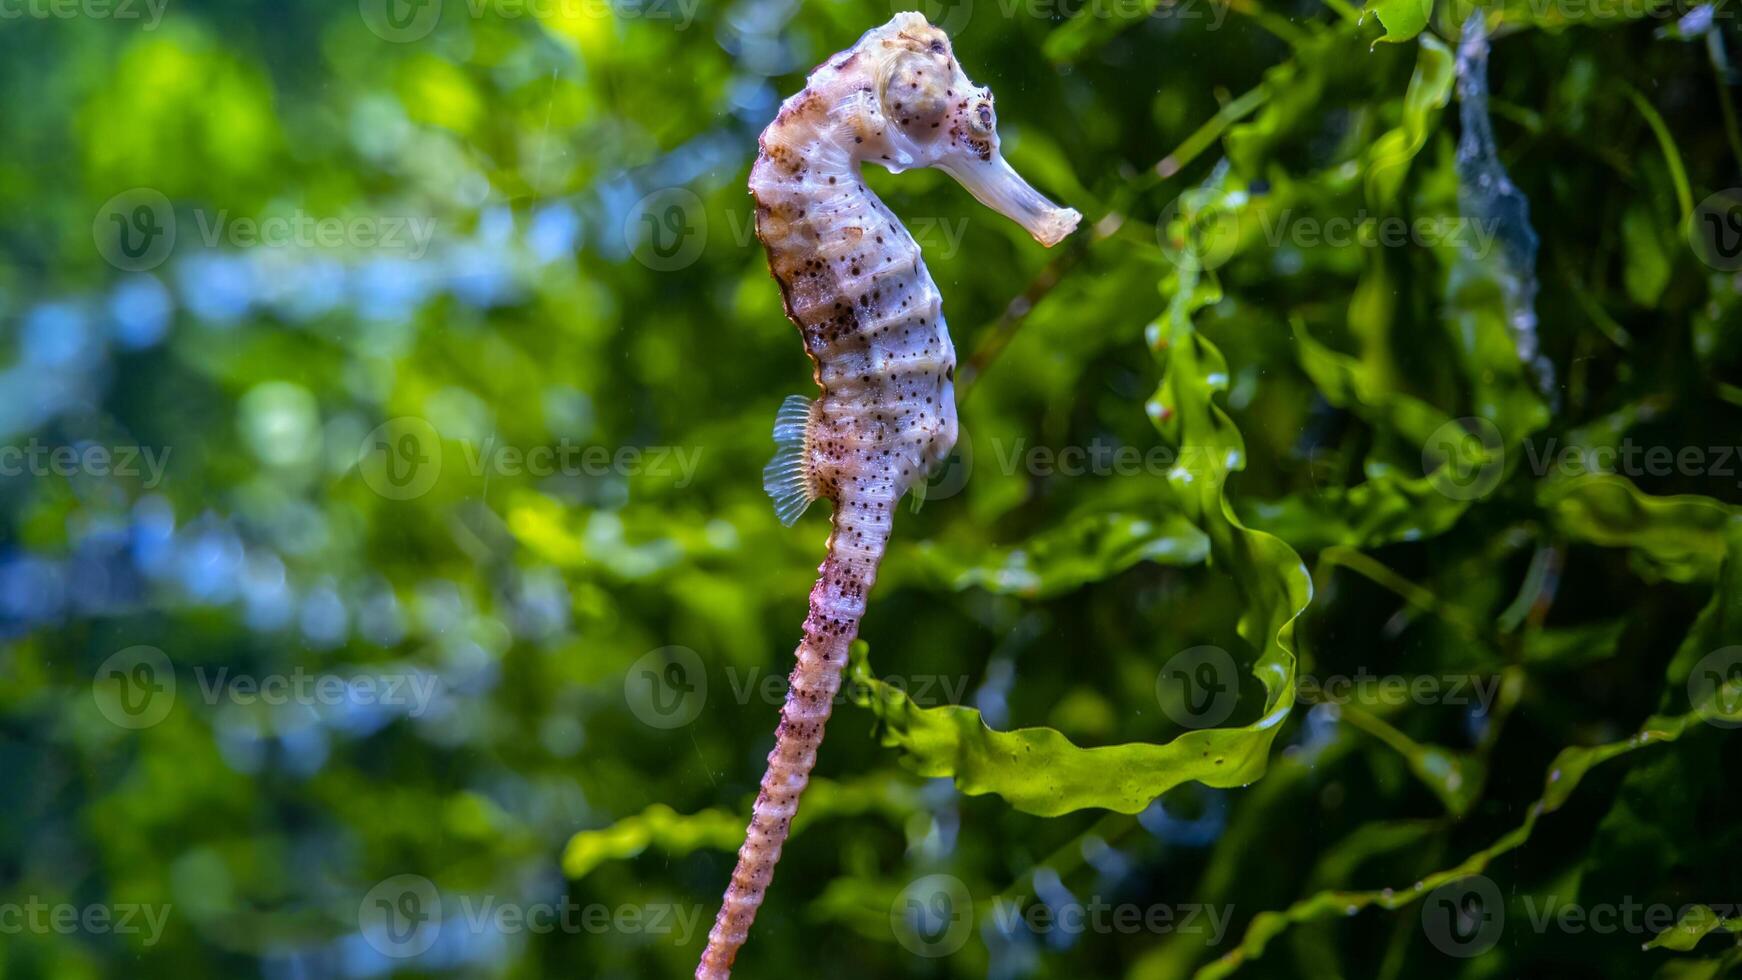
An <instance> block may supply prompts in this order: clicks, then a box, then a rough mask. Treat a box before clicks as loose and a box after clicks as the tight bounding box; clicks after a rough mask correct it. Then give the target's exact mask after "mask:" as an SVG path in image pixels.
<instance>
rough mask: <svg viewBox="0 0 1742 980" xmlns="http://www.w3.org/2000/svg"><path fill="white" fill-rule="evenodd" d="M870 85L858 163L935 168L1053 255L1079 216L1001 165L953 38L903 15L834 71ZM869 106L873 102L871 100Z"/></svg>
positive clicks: (986, 113) (981, 89)
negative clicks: (1055, 203)
mask: <svg viewBox="0 0 1742 980" xmlns="http://www.w3.org/2000/svg"><path fill="white" fill-rule="evenodd" d="M833 67H835V69H836V70H837V71H839V72H841V73H843V74H850V75H856V76H858V77H859V78H861V79H864V80H866V81H867V82H868V83H869V84H868V85H864V86H862V87H861V88H860V90H859V91H861V92H863V91H864V90H865V88H869V89H870V93H871V94H872V95H873V96H874V105H868V106H863V107H862V112H861V114H859V115H858V116H857V118H856V122H855V125H856V127H857V130H858V131H857V132H856V133H855V138H856V139H857V140H859V142H858V143H857V144H856V147H855V148H856V150H857V152H856V154H855V155H856V156H858V157H859V159H861V160H868V161H870V162H873V163H878V164H881V165H883V166H886V167H888V168H889V169H891V170H897V171H899V170H905V169H908V168H910V167H936V168H938V169H939V170H942V171H944V172H945V173H948V174H949V175H950V176H952V177H954V178H955V179H956V181H957V182H959V183H960V184H961V185H962V186H963V187H964V188H966V189H967V190H968V192H969V193H971V194H973V195H974V196H975V197H976V198H978V199H979V200H980V202H981V203H982V204H985V205H986V206H987V207H990V208H992V209H993V210H995V211H997V212H998V213H1000V214H1002V215H1004V216H1005V217H1007V218H1010V219H1011V220H1012V221H1015V222H1016V223H1018V224H1020V225H1021V226H1022V227H1023V228H1024V229H1026V230H1027V231H1028V233H1029V234H1030V235H1033V236H1034V238H1035V240H1036V241H1038V242H1040V243H1041V244H1042V245H1046V246H1048V247H1049V248H1050V247H1051V246H1053V245H1056V244H1058V242H1059V241H1060V240H1062V239H1063V238H1064V237H1065V236H1066V235H1069V234H1070V233H1071V232H1072V230H1074V229H1075V228H1076V227H1077V222H1078V221H1079V220H1081V218H1082V215H1080V214H1078V213H1077V212H1076V211H1074V210H1072V209H1070V208H1060V207H1056V206H1054V205H1053V203H1052V202H1051V201H1049V200H1047V199H1046V198H1045V197H1044V196H1042V195H1041V193H1040V192H1039V191H1037V190H1035V189H1034V188H1033V187H1030V186H1029V184H1028V182H1027V181H1025V180H1023V179H1022V177H1021V176H1020V175H1019V174H1017V173H1016V171H1015V170H1014V169H1012V168H1011V166H1010V165H1009V164H1008V163H1006V162H1005V161H1004V156H1003V154H1002V153H1000V152H999V143H998V114H997V110H996V108H995V107H994V104H993V98H992V91H991V90H990V89H988V88H986V87H985V86H983V85H975V84H974V83H973V82H972V81H970V80H969V79H968V76H967V75H966V74H965V73H964V72H963V71H962V66H961V63H960V62H959V61H957V60H956V54H955V51H954V50H953V49H952V47H951V45H950V38H949V35H947V34H945V33H944V32H943V31H942V30H939V29H938V28H937V27H934V26H932V24H931V23H929V22H928V21H927V20H926V19H925V16H924V15H923V14H919V13H915V12H903V13H898V14H896V15H895V17H894V18H893V19H892V20H890V21H889V23H887V24H884V25H883V26H881V27H876V28H873V29H871V30H870V31H867V32H866V33H865V36H864V37H862V38H860V39H859V43H858V44H856V45H854V46H853V47H852V49H850V50H849V51H848V52H847V53H846V54H845V55H844V56H843V57H842V59H841V60H840V61H838V62H836V64H835V65H834V66H833ZM868 101H871V100H868Z"/></svg>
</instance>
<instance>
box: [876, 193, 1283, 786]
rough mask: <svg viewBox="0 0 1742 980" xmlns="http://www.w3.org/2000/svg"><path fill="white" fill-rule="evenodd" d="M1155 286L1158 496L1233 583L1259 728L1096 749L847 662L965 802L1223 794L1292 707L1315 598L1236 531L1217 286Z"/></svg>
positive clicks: (896, 731)
mask: <svg viewBox="0 0 1742 980" xmlns="http://www.w3.org/2000/svg"><path fill="white" fill-rule="evenodd" d="M1226 172H1227V171H1226V168H1221V169H1219V170H1218V172H1217V174H1216V175H1215V176H1214V177H1212V179H1211V181H1210V182H1209V183H1208V184H1207V185H1206V186H1205V188H1204V189H1203V192H1202V193H1201V194H1198V195H1195V196H1193V201H1194V203H1195V204H1196V206H1197V207H1200V208H1225V207H1228V206H1229V204H1228V199H1229V198H1230V196H1231V195H1232V194H1233V192H1232V191H1231V190H1230V183H1231V182H1229V181H1228V180H1227V179H1226ZM1188 217H1189V216H1188ZM1163 291H1164V292H1165V293H1166V294H1168V296H1169V302H1168V306H1167V309H1166V310H1165V311H1164V312H1163V314H1162V315H1161V317H1159V318H1158V319H1157V320H1156V321H1155V322H1153V323H1151V324H1150V325H1149V328H1148V332H1147V334H1148V337H1149V341H1150V346H1151V348H1152V349H1153V350H1154V351H1155V353H1156V358H1157V360H1158V361H1159V362H1160V364H1161V367H1162V377H1161V384H1160V386H1159V387H1158V388H1157V389H1156V392H1155V394H1154V395H1153V396H1152V397H1151V399H1150V401H1149V403H1148V406H1147V407H1148V412H1149V417H1150V419H1151V420H1152V421H1153V422H1154V423H1155V425H1156V428H1157V429H1158V430H1159V431H1160V432H1161V435H1162V439H1163V441H1164V442H1165V443H1167V444H1168V445H1169V446H1170V447H1172V448H1174V449H1175V450H1178V452H1177V455H1176V457H1175V458H1176V459H1177V460H1178V461H1179V462H1178V463H1177V464H1176V465H1175V466H1173V467H1172V468H1171V469H1170V470H1169V471H1168V473H1167V482H1166V485H1165V489H1164V496H1165V497H1166V503H1168V504H1169V505H1170V506H1171V507H1173V508H1175V509H1177V511H1178V513H1180V514H1181V515H1183V517H1184V518H1185V519H1186V520H1188V521H1189V522H1190V523H1191V525H1192V526H1194V527H1196V528H1197V529H1198V531H1199V532H1201V533H1202V534H1203V536H1204V537H1205V538H1206V539H1207V540H1208V543H1209V552H1210V561H1211V565H1212V567H1214V568H1219V569H1222V570H1223V571H1224V572H1226V573H1227V574H1228V575H1230V576H1231V577H1232V578H1233V579H1234V582H1235V584H1236V586H1237V587H1238V588H1239V590H1240V593H1241V595H1242V596H1243V598H1244V600H1245V606H1244V612H1243V613H1242V614H1241V616H1240V619H1239V622H1238V623H1237V624H1236V629H1237V630H1238V632H1239V634H1240V636H1241V637H1242V638H1244V639H1245V640H1246V641H1247V642H1248V643H1250V644H1252V645H1253V647H1254V648H1255V649H1257V650H1258V651H1259V653H1258V656H1257V658H1256V660H1255V661H1254V663H1253V666H1252V670H1253V673H1254V675H1255V676H1256V677H1257V678H1258V680H1259V682H1260V683H1261V684H1262V685H1263V687H1264V690H1265V700H1264V704H1263V706H1262V708H1261V709H1260V710H1259V713H1258V717H1257V720H1255V721H1253V722H1251V723H1249V724H1246V725H1242V726H1238V727H1230V728H1204V729H1196V730H1192V731H1188V732H1186V733H1185V734H1183V735H1180V736H1179V737H1178V738H1175V739H1174V740H1173V741H1171V742H1167V743H1164V744H1154V743H1147V742H1139V743H1131V744H1125V745H1109V746H1096V747H1084V746H1079V745H1077V744H1075V743H1073V742H1072V741H1071V740H1070V739H1069V738H1067V737H1066V736H1065V735H1064V734H1063V733H1061V732H1059V731H1057V730H1056V729H1052V728H1044V727H1036V728H1019V729H1015V730H1012V731H997V730H994V729H992V728H991V727H989V726H988V725H987V724H986V723H985V721H984V719H983V718H982V717H981V715H980V713H979V712H978V711H976V710H974V709H972V708H967V707H962V706H959V705H945V706H940V707H934V708H921V707H918V706H916V705H915V704H914V703H913V702H912V701H911V700H909V699H908V697H907V695H906V694H905V692H903V691H901V690H899V689H897V688H894V687H891V686H890V685H887V684H884V683H883V682H881V681H879V680H877V679H876V677H875V676H874V675H873V673H872V671H871V668H870V665H869V662H868V660H867V657H866V654H865V650H864V648H863V647H862V646H861V647H859V648H857V649H856V652H855V655H854V658H853V662H852V665H851V667H850V671H851V675H852V678H853V680H854V681H855V682H856V683H855V684H854V685H853V689H854V691H855V699H856V700H857V701H858V703H859V704H861V705H862V706H864V707H867V708H870V709H871V710H872V712H873V713H874V714H875V715H876V716H877V718H878V720H879V722H880V723H881V725H880V732H881V738H882V741H883V744H884V745H886V746H890V747H892V748H899V749H900V750H901V752H902V755H903V759H904V761H905V762H906V763H907V765H908V766H909V767H911V768H912V769H913V770H914V771H916V772H918V773H919V774H920V775H922V776H931V777H945V776H948V777H953V778H954V779H955V781H956V786H957V787H958V788H959V789H961V791H962V792H964V793H967V794H969V795H981V794H986V793H995V794H997V795H999V796H1001V797H1003V798H1004V799H1005V800H1006V801H1008V802H1009V803H1010V804H1011V805H1012V806H1014V807H1016V808H1017V809H1019V810H1023V811H1025V812H1028V813H1034V814H1038V815H1040V816H1056V815H1059V814H1063V813H1070V812H1072V811H1075V810H1083V809H1090V808H1100V809H1106V810H1113V811H1116V812H1120V813H1137V812H1139V811H1141V810H1143V809H1144V808H1145V807H1147V806H1148V805H1149V804H1150V802H1151V801H1153V800H1154V799H1155V798H1156V797H1158V796H1160V795H1161V794H1163V793H1165V792H1167V791H1168V790H1170V789H1172V788H1174V787H1175V786H1178V785H1180V784H1181V783H1184V782H1187V781H1195V782H1199V783H1202V784H1204V785H1206V786H1214V787H1234V786H1243V785H1245V784H1247V783H1250V782H1252V781H1253V780H1255V779H1257V778H1258V777H1260V776H1262V775H1263V774H1264V771H1265V768H1266V766H1267V764H1268V760H1269V751H1270V745H1271V742H1272V741H1273V740H1274V739H1275V738H1276V734H1277V732H1278V730H1279V729H1280V727H1281V724H1282V722H1283V721H1284V720H1285V719H1286V718H1287V717H1288V714H1289V710H1290V709H1291V708H1292V707H1293V705H1294V698H1295V654H1294V621H1295V619H1296V618H1297V617H1298V616H1299V615H1300V613H1301V612H1302V611H1303V610H1304V609H1305V608H1306V605H1307V603H1308V602H1309V601H1310V599H1311V597H1312V583H1311V580H1310V579H1309V578H1308V576H1307V573H1306V568H1305V566H1304V565H1303V564H1302V563H1301V560H1300V556H1299V555H1297V554H1295V552H1294V550H1293V549H1292V548H1290V547H1289V546H1288V545H1287V544H1286V543H1285V542H1283V540H1282V539H1280V538H1277V537H1275V536H1273V535H1270V534H1266V533H1264V532H1262V531H1254V530H1251V529H1249V528H1247V527H1246V526H1245V525H1244V524H1242V523H1240V521H1239V519H1238V518H1236V517H1235V515H1234V512H1233V508H1232V507H1231V506H1230V505H1229V503H1228V500H1227V497H1226V495H1225V493H1224V488H1225V485H1226V482H1227V479H1228V477H1229V476H1230V475H1231V474H1232V473H1234V472H1236V471H1238V470H1239V469H1241V468H1242V467H1243V466H1244V465H1245V444H1244V441H1243V440H1242V439H1241V436H1240V432H1239V430H1238V429H1237V428H1236V427H1235V426H1234V423H1233V420H1232V419H1230V418H1229V417H1228V415H1227V414H1226V413H1225V412H1224V411H1222V409H1221V408H1219V407H1218V406H1217V405H1216V403H1215V398H1216V396H1217V395H1219V394H1221V393H1223V392H1225V391H1226V389H1227V385H1228V366H1227V363H1226V362H1225V361H1224V359H1223V357H1222V354H1221V352H1220V351H1219V350H1218V349H1217V348H1216V346H1215V345H1214V344H1212V343H1211V342H1210V341H1209V340H1208V339H1206V338H1205V337H1203V336H1202V335H1201V334H1199V333H1198V332H1197V330H1196V329H1195V327H1194V325H1193V322H1192V316H1193V314H1194V313H1196V312H1197V311H1198V310H1200V309H1202V308H1203V307H1205V306H1207V305H1209V304H1211V303H1214V302H1216V301H1217V300H1218V299H1220V297H1221V291H1220V289H1219V288H1218V287H1217V286H1216V285H1215V283H1214V282H1213V280H1209V279H1206V278H1204V274H1203V273H1201V272H1200V271H1199V269H1198V264H1197V263H1182V264H1181V266H1180V267H1179V268H1178V269H1177V270H1176V271H1175V273H1174V274H1172V275H1171V276H1169V278H1168V279H1167V280H1164V284H1163ZM1187 448H1189V449H1190V450H1192V451H1190V452H1187V451H1185V450H1186V449H1187Z"/></svg>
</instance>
